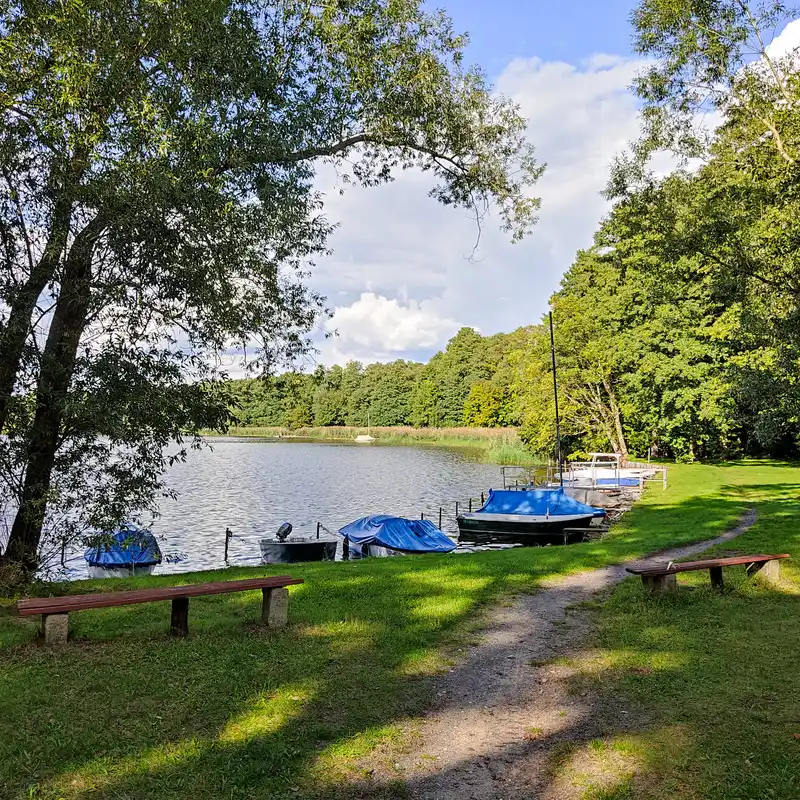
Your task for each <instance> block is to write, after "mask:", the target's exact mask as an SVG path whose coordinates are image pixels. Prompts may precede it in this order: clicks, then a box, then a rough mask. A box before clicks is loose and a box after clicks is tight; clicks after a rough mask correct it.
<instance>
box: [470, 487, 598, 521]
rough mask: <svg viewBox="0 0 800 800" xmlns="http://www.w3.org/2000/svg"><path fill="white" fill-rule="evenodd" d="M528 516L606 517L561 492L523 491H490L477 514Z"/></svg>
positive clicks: (555, 490) (553, 490)
mask: <svg viewBox="0 0 800 800" xmlns="http://www.w3.org/2000/svg"><path fill="white" fill-rule="evenodd" d="M481 512H483V513H484V514H527V515H530V516H545V515H548V514H549V515H550V516H551V517H560V516H565V515H570V516H571V515H575V514H591V515H592V516H593V517H603V516H605V513H606V512H605V511H603V509H601V508H594V507H593V506H587V505H586V504H585V503H581V502H580V501H578V500H576V499H575V498H574V497H570V496H569V495H568V494H567V493H566V492H565V491H564V490H563V489H526V490H524V491H521V492H520V491H499V490H497V491H496V490H494V489H489V497H488V498H487V499H486V502H485V503H484V504H483V505H482V506H481V507H480V508H479V509H478V510H477V512H476V513H478V514H479V513H481Z"/></svg>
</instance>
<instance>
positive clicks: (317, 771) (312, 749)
mask: <svg viewBox="0 0 800 800" xmlns="http://www.w3.org/2000/svg"><path fill="white" fill-rule="evenodd" d="M743 492H744V494H743ZM796 493H797V470H796V468H792V467H790V466H785V465H779V464H763V465H760V466H759V465H748V464H738V465H730V466H725V467H708V466H703V465H689V466H680V467H675V468H673V469H671V471H670V488H669V489H668V490H667V491H666V492H663V491H661V490H659V489H654V490H652V491H651V492H648V493H647V495H646V496H645V499H644V500H643V501H642V503H641V504H638V505H637V507H636V508H635V509H634V510H633V511H632V512H631V514H630V515H628V516H627V519H626V521H625V522H624V523H623V524H622V525H620V526H619V527H618V528H617V529H616V531H615V532H614V533H613V534H612V535H611V536H609V537H606V538H604V539H603V540H602V541H595V542H590V543H586V544H583V545H573V546H570V547H547V548H517V549H512V550H507V551H502V552H492V553H477V554H474V555H459V556H447V555H445V556H407V557H403V558H396V559H373V560H367V561H362V562H351V563H349V564H347V563H341V562H339V563H331V564H304V565H284V566H282V567H281V569H280V571H281V572H282V573H286V572H289V573H290V574H294V575H297V576H298V577H302V578H304V579H305V581H306V582H305V584H303V585H302V586H297V587H293V588H292V590H291V603H290V625H289V627H288V628H286V629H285V630H283V631H274V632H271V633H265V632H264V631H263V630H261V629H260V628H259V627H258V626H257V625H255V624H254V622H255V620H257V619H258V616H259V613H260V603H261V595H260V593H258V592H252V593H242V594H237V595H225V596H218V597H206V598H198V599H197V600H193V601H192V614H191V626H192V636H190V637H189V638H188V639H186V640H184V641H179V642H178V641H175V640H173V639H170V637H169V636H168V635H167V628H168V624H169V613H168V608H165V607H164V604H158V603H151V604H146V605H139V606H126V607H122V608H108V609H95V610H89V611H83V612H80V613H77V614H74V615H72V616H73V617H74V618H73V619H71V620H70V625H71V627H72V630H73V632H74V635H75V637H76V639H77V641H75V642H73V643H71V644H70V645H69V646H67V647H65V648H63V649H61V650H60V651H59V652H58V653H57V654H54V653H51V652H47V651H46V650H44V649H43V648H41V647H35V646H32V645H30V644H26V643H28V642H31V640H33V639H34V638H35V637H36V635H37V627H38V622H37V620H35V619H32V618H20V617H16V616H14V615H12V614H2V615H0V667H2V668H1V669H0V756H2V758H0V795H2V796H3V797H8V798H17V797H20V798H21V797H42V798H63V800H83V799H84V798H86V797H87V796H89V797H93V798H96V799H97V800H103V799H104V798H117V797H120V796H124V797H126V798H130V800H155V798H158V799H159V800H163V798H168V799H169V800H179V798H180V799H181V800H184V799H185V798H187V797H192V798H196V799H197V800H207V799H208V800H210V799H211V798H218V797H220V796H232V797H238V796H248V795H253V796H259V797H289V796H295V795H296V796H299V797H304V798H318V799H319V800H322V798H334V797H336V798H341V797H350V796H351V789H353V787H352V783H353V782H354V781H358V780H359V779H363V767H364V764H365V763H368V764H369V765H371V766H375V764H376V761H377V763H378V764H381V763H382V762H383V760H384V759H386V760H387V762H388V765H389V767H390V768H391V765H392V764H393V763H394V760H393V759H391V756H392V755H393V754H394V752H395V748H403V746H407V743H408V733H409V730H408V720H409V718H410V717H416V716H417V715H418V714H419V713H420V712H421V711H422V710H423V709H424V708H425V707H426V706H427V704H428V703H429V702H430V700H431V699H432V698H430V697H429V696H428V693H427V688H429V686H430V684H429V682H428V681H424V680H420V677H422V676H430V675H434V674H435V673H436V672H437V671H440V670H441V669H442V668H452V661H451V660H449V659H448V656H452V655H453V654H454V653H455V654H457V653H456V648H462V649H463V647H464V642H465V641H466V639H467V636H468V635H469V634H470V632H474V625H475V620H476V619H477V618H479V614H480V609H481V607H483V606H485V605H486V604H487V603H491V602H498V601H500V600H502V599H503V598H504V597H507V596H508V595H510V594H513V593H517V592H531V591H535V590H536V588H537V587H538V586H539V585H541V583H542V581H544V580H546V579H547V578H549V577H553V576H556V575H564V574H568V573H574V572H579V571H581V570H585V569H590V568H593V567H599V566H603V565H606V564H610V563H618V562H619V561H620V560H622V559H624V558H631V557H636V556H640V555H643V554H644V553H646V552H649V551H652V550H659V549H663V548H665V547H669V546H670V545H679V544H686V543H689V542H693V541H698V540H703V539H708V538H711V537H713V536H716V535H718V534H719V533H721V532H722V531H724V530H725V529H727V528H730V527H732V526H733V525H735V524H736V520H737V519H738V518H739V517H740V516H741V514H742V511H743V510H744V509H745V508H746V507H747V506H748V505H756V506H760V507H762V508H763V513H760V515H759V518H760V519H761V520H763V521H768V520H770V519H774V520H775V524H774V526H772V527H773V534H774V535H773V536H771V537H770V538H767V539H764V538H760V537H761V536H762V535H763V534H764V533H765V532H766V531H765V529H764V528H763V527H762V528H760V529H757V531H754V535H753V538H749V539H745V540H744V541H749V547H748V549H749V548H750V547H752V548H753V550H756V551H757V550H758V549H759V548H765V549H767V550H768V551H769V550H772V549H776V548H777V549H779V550H781V551H782V550H784V549H786V550H788V551H794V552H793V554H794V555H795V556H800V547H799V546H798V542H797V537H796V535H794V534H793V535H792V536H791V537H790V538H791V539H792V541H790V542H787V540H786V536H785V531H786V529H787V526H788V528H789V529H790V530H794V529H796V527H797V526H796V525H794V522H795V521H796V520H797V506H796V503H794V502H793V501H792V496H793V495H796ZM776 537H777V538H776ZM778 542H780V547H778V544H777V543H778ZM731 546H732V547H741V546H742V545H740V544H739V541H735V542H732V543H731ZM797 560H798V559H797V558H794V559H792V561H790V562H788V564H786V566H785V567H784V569H785V570H787V574H788V575H789V576H790V578H791V581H792V582H791V583H787V584H785V585H784V586H785V590H786V591H787V592H788V591H796V586H797V580H798V579H800V575H798V570H797V567H796V566H792V565H793V564H795V562H796V561H797ZM268 572H269V570H268V569H267V568H264V567H256V568H242V569H237V568H232V569H228V570H221V571H217V572H212V573H208V572H206V573H194V574H189V575H187V574H183V575H165V576H153V577H151V578H138V579H125V580H124V581H119V582H117V585H118V587H119V588H120V589H129V588H144V587H147V586H168V585H177V584H180V583H186V582H195V581H204V580H206V581H207V580H229V579H233V578H245V577H254V576H257V575H264V574H266V573H268ZM101 586H102V581H100V582H98V581H95V582H78V583H76V584H73V585H71V586H69V587H56V586H54V587H52V588H53V589H54V590H55V591H63V590H64V589H65V588H66V589H69V590H70V591H73V592H86V591H95V590H98V589H100V588H101ZM103 588H107V587H103ZM629 588H630V589H636V590H637V592H638V591H639V590H638V588H637V587H636V586H631V587H627V586H626V587H625V588H624V590H621V592H622V594H620V596H619V597H618V598H617V599H616V600H615V601H614V602H613V603H612V605H611V607H610V608H609V609H608V610H607V611H603V623H604V624H603V629H604V638H603V642H602V643H601V646H602V647H603V650H604V653H605V652H607V651H612V655H616V658H617V659H622V661H621V662H620V661H617V667H622V668H623V669H617V670H614V671H610V672H604V673H601V674H602V676H603V683H604V684H605V685H608V686H609V693H610V694H616V695H618V694H619V693H620V692H623V691H624V692H625V693H628V692H631V693H633V696H634V698H635V699H636V700H637V702H638V703H640V704H641V705H642V706H643V707H644V708H646V709H648V711H651V712H652V713H653V714H655V715H656V717H655V718H656V720H657V721H659V722H663V723H665V724H666V723H668V722H671V721H677V722H679V723H680V724H681V725H682V726H690V729H689V731H688V732H687V733H688V734H689V735H687V736H684V737H673V739H672V741H671V749H670V750H668V751H666V752H664V753H659V752H658V750H657V748H656V747H651V748H649V749H648V750H647V756H648V757H647V758H646V759H644V760H643V761H642V762H639V763H637V767H638V769H637V779H638V780H639V781H640V783H641V791H640V792H637V793H636V796H637V797H640V796H641V797H673V796H674V794H675V785H676V783H675V782H673V781H671V780H668V779H667V778H665V777H664V776H665V774H666V775H667V776H670V777H672V776H674V778H675V780H676V781H678V782H680V781H682V780H685V777H686V774H687V773H686V770H687V769H689V770H691V775H692V776H697V777H698V778H699V779H701V780H702V781H703V782H702V783H699V784H698V786H700V787H702V788H703V789H705V788H706V787H708V791H705V792H701V796H713V797H728V796H734V797H753V796H760V795H759V792H760V791H761V790H763V789H771V788H772V787H773V786H774V787H775V789H776V791H775V796H776V797H781V798H787V800H788V798H790V797H794V796H796V791H795V790H796V782H797V769H796V768H794V766H795V763H796V743H795V742H794V741H793V740H792V739H791V734H792V733H794V732H795V730H796V729H795V728H794V727H791V726H792V725H794V724H795V723H796V720H797V709H796V706H797V692H796V691H787V688H788V689H792V690H794V689H795V687H796V686H797V680H798V679H797V673H796V670H793V668H792V664H793V662H796V660H797V657H798V653H797V642H798V641H799V640H800V637H799V636H798V633H800V632H798V630H797V629H798V620H800V616H799V615H798V614H797V609H796V605H797V602H796V601H797V597H796V596H794V597H792V596H790V595H788V594H783V595H777V594H775V593H766V592H765V593H762V594H756V595H751V596H747V595H746V594H744V592H742V591H739V590H737V591H735V592H733V593H729V594H726V595H725V596H723V597H721V598H719V599H717V600H714V599H713V598H711V597H707V596H703V597H702V598H697V597H696V595H698V594H700V592H699V591H698V592H694V593H688V594H689V595H690V596H689V597H688V598H684V599H683V600H682V601H681V602H680V603H679V604H678V605H676V604H672V603H660V602H658V601H655V602H653V601H650V602H649V605H645V604H644V602H643V601H642V600H640V599H639V598H637V597H636V596H634V595H633V594H632V593H628V589H629ZM693 596H695V597H694V599H693ZM680 606H682V607H680ZM754 612H757V613H754ZM762 628H763V629H764V630H763V631H762ZM746 642H756V643H757V644H758V645H759V646H761V643H762V642H763V644H764V652H763V653H760V654H759V653H754V652H753V651H754V648H753V647H746V646H744V645H743V643H746ZM715 648H716V649H715ZM755 649H756V650H757V649H758V647H756V648H755ZM719 652H722V653H724V654H725V658H724V659H720V658H718V657H716V655H717V654H718V653H719ZM670 654H675V656H676V658H674V659H672V658H670V657H669V656H670ZM457 655H458V654H457ZM459 657H460V655H459ZM754 658H756V659H757V667H758V669H757V670H756V671H755V672H754V670H753V669H752V668H749V667H748V661H751V662H752V659H754ZM770 658H774V659H778V660H777V661H776V662H775V663H778V664H780V665H781V666H784V665H785V667H786V668H785V669H783V668H781V669H775V668H771V666H770V663H769V659H770ZM627 666H631V667H637V666H643V667H647V668H648V672H647V674H646V675H642V674H637V673H635V672H632V671H631V670H626V669H624V667H627ZM751 666H752V664H751ZM721 693H722V694H721ZM676 697H678V698H682V699H683V702H677V701H676V700H675V698H676ZM720 697H724V698H725V700H726V701H727V702H725V703H724V704H721V703H720V700H719V698H720ZM687 701H688V702H687ZM709 707H711V708H713V709H714V710H715V714H714V715H711V716H709V714H708V708H709ZM145 712H152V713H145ZM623 716H624V715H620V716H619V718H617V717H616V716H615V717H613V719H609V726H611V725H612V724H613V723H614V722H619V723H620V724H623V723H622V718H623ZM637 730H638V728H637ZM649 730H650V728H646V729H645V730H644V733H643V735H645V736H646V735H647V734H648V733H649ZM672 730H673V729H672V728H667V729H666V730H665V738H667V742H668V743H670V740H669V738H668V735H669V733H670V732H671V731H672ZM608 731H609V734H612V733H613V732H614V728H613V727H609V728H608ZM627 732H628V734H630V727H629V726H628V728H627ZM791 748H795V749H794V750H792V749H791ZM34 755H35V757H33V756H34ZM670 755H673V756H674V757H673V758H672V759H671V761H670V758H669V757H670ZM651 758H655V759H657V760H658V769H651V767H650V759H651ZM745 759H747V760H748V761H750V762H751V763H750V765H749V766H748V769H747V770H742V769H741V765H742V764H744V763H745ZM378 774H380V771H379V773H378ZM743 781H747V784H746V790H745V791H739V792H738V794H737V791H736V787H737V786H740V785H741V784H742V782H743ZM662 783H663V792H660V791H659V790H660V789H661V788H662ZM360 788H361V789H362V790H363V783H362V784H361V787H360ZM381 789H382V783H381V782H380V780H379V778H378V777H376V778H375V780H374V781H373V782H372V784H371V785H370V786H369V787H368V791H369V793H370V795H372V796H380V795H379V792H381ZM353 791H354V792H355V794H354V795H352V796H356V795H357V794H359V791H358V789H354V790H353ZM361 793H362V794H363V791H362V792H361Z"/></svg>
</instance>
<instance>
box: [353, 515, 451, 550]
mask: <svg viewBox="0 0 800 800" xmlns="http://www.w3.org/2000/svg"><path fill="white" fill-rule="evenodd" d="M339 533H340V534H341V536H342V537H343V538H344V540H345V543H346V545H347V551H348V552H349V555H350V556H351V557H352V556H355V557H357V558H358V557H363V556H393V555H404V554H409V553H449V552H451V551H452V550H455V549H456V546H457V545H456V543H455V542H454V541H453V540H452V539H451V538H450V537H449V536H447V534H445V533H443V532H442V531H440V530H439V528H437V527H436V526H435V525H434V524H433V523H432V522H431V521H430V520H428V519H406V518H405V517H393V516H390V515H388V514H373V515H372V516H369V517H362V518H361V519H357V520H355V522H351V523H350V524H349V525H345V526H344V527H343V528H340V529H339Z"/></svg>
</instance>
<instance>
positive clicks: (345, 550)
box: [342, 539, 350, 561]
mask: <svg viewBox="0 0 800 800" xmlns="http://www.w3.org/2000/svg"><path fill="white" fill-rule="evenodd" d="M349 560H350V541H349V540H348V539H342V561H349Z"/></svg>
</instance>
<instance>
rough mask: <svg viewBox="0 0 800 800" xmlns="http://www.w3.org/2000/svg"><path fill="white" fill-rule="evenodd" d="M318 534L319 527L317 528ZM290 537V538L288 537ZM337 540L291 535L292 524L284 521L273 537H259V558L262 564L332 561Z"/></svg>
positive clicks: (334, 556)
mask: <svg viewBox="0 0 800 800" xmlns="http://www.w3.org/2000/svg"><path fill="white" fill-rule="evenodd" d="M317 533H318V534H319V529H318V530H317ZM290 537H291V538H290ZM337 545H338V540H337V539H334V538H329V537H326V538H320V537H319V535H318V536H317V537H316V538H315V537H311V536H292V526H291V524H290V523H288V522H284V523H283V524H282V525H281V526H280V528H278V530H277V531H276V533H275V538H273V539H260V540H259V542H258V546H259V548H260V550H261V560H262V562H263V563H264V564H299V563H301V562H303V561H333V560H334V559H335V558H336V547H337Z"/></svg>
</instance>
